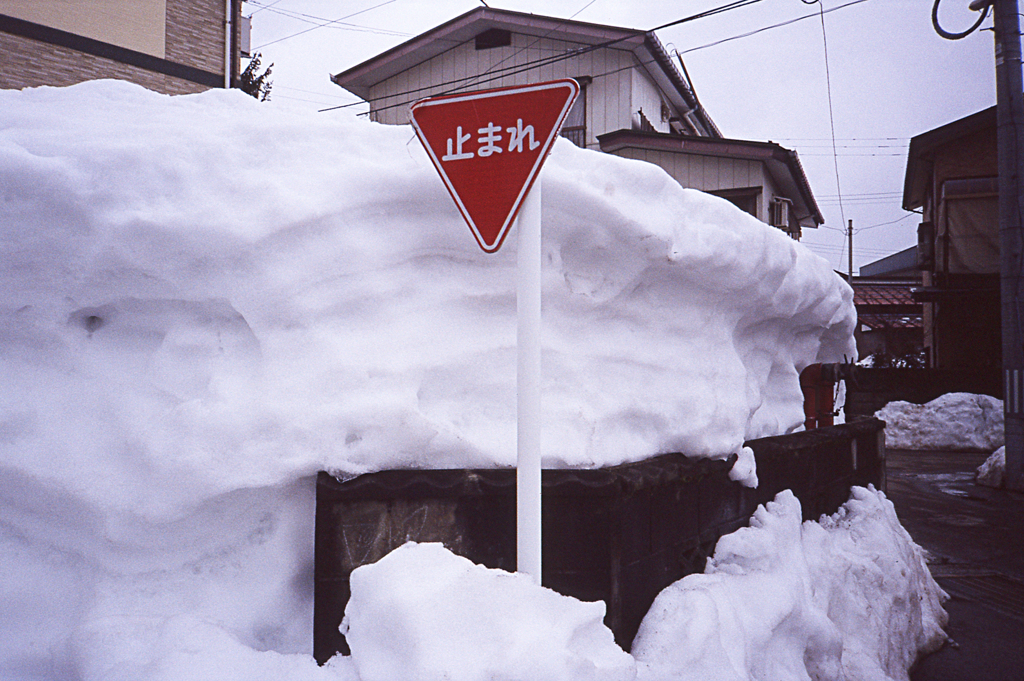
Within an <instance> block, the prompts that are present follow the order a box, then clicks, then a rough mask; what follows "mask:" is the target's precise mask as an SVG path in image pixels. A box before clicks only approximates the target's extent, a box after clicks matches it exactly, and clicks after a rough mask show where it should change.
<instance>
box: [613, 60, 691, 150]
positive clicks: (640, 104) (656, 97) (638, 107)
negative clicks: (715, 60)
mask: <svg viewBox="0 0 1024 681" xmlns="http://www.w3.org/2000/svg"><path fill="white" fill-rule="evenodd" d="M631 73H632V78H631V85H632V88H631V93H632V101H631V103H630V114H631V115H632V116H637V115H638V112H640V111H643V112H644V116H646V117H647V120H648V121H649V122H650V123H651V125H653V126H654V129H655V131H657V132H664V133H668V132H672V129H671V127H670V126H669V123H668V119H667V118H666V119H665V120H662V105H663V104H664V105H665V106H668V102H666V101H665V99H664V98H663V97H662V96H661V91H660V90H658V87H657V86H656V85H655V84H654V83H653V82H652V81H651V79H650V77H649V76H648V75H647V74H646V73H644V72H643V71H640V70H639V69H633V70H632V71H631ZM670 110H671V108H670ZM670 115H671V116H678V115H679V114H678V113H677V112H674V111H673V112H672V113H671V114H670ZM632 127H634V128H636V127H638V126H637V125H634V126H632ZM616 129H617V130H621V128H616ZM605 132H612V130H607V131H605ZM602 134H603V133H602Z"/></svg>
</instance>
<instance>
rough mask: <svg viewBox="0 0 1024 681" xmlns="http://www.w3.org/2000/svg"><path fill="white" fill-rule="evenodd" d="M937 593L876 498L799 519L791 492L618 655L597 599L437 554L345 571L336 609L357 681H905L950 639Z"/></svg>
mask: <svg viewBox="0 0 1024 681" xmlns="http://www.w3.org/2000/svg"><path fill="white" fill-rule="evenodd" d="M944 597H945V595H944V594H943V592H942V590H941V589H940V588H939V587H938V585H937V584H936V583H935V581H934V580H933V579H932V577H931V574H930V573H929V572H928V567H927V566H926V565H925V562H924V559H923V557H922V551H921V549H920V548H919V547H918V546H917V545H916V544H914V542H913V541H912V540H911V539H910V537H909V536H908V535H907V533H906V531H905V530H904V529H903V527H902V526H901V525H900V524H899V521H898V520H897V518H896V513H895V510H894V509H893V506H892V503H891V502H889V500H888V499H886V498H885V496H884V495H883V494H882V493H880V492H877V491H875V490H874V489H871V488H868V489H865V488H863V487H859V488H855V489H854V491H853V495H852V497H851V499H850V500H849V501H848V502H847V503H846V504H845V505H844V506H843V507H842V508H840V510H839V511H838V512H837V513H836V514H835V515H833V516H831V517H823V518H822V519H821V521H820V522H812V521H808V522H801V510H800V502H799V501H798V500H797V499H796V497H794V496H793V495H792V493H790V492H783V493H781V494H779V495H778V496H777V497H776V499H775V501H774V502H771V503H769V504H767V505H766V506H762V507H760V508H759V509H758V510H757V512H756V514H755V515H754V517H753V518H752V519H751V522H750V527H748V528H744V529H741V530H739V531H737V532H734V533H733V534H730V535H727V536H725V537H722V539H720V540H719V542H718V546H717V548H716V549H715V555H714V556H713V557H712V558H711V559H709V560H708V566H707V570H706V573H705V574H699V575H690V576H688V577H685V578H683V579H682V580H680V581H679V582H676V583H675V584H673V585H672V586H670V587H669V588H667V589H665V590H664V591H663V592H662V593H661V594H660V595H659V596H658V598H657V600H656V601H655V603H654V605H653V606H652V608H651V610H650V612H649V613H648V615H647V617H646V618H645V619H644V621H643V624H642V625H641V627H640V632H639V633H638V634H637V638H636V640H635V641H634V643H633V656H634V657H635V659H634V657H630V656H628V655H626V654H625V653H623V652H622V651H621V650H620V649H619V648H618V647H617V646H616V645H615V643H614V641H613V640H612V634H611V632H610V631H609V630H608V629H607V628H605V627H604V625H603V623H602V622H601V618H602V616H603V615H604V607H603V605H604V604H603V603H580V602H578V601H575V600H573V599H570V598H566V597H563V596H559V595H558V594H556V593H554V592H551V591H549V590H547V589H543V588H540V587H537V586H535V585H534V584H533V582H532V581H531V580H530V579H529V578H528V577H525V576H521V575H511V574H508V573H505V572H502V571H500V570H488V569H487V568H484V567H482V566H477V565H473V564H472V563H470V562H469V561H468V560H466V559H464V558H459V557H457V556H454V555H453V554H451V553H448V552H447V551H446V550H445V549H444V548H442V547H441V546H439V545H427V544H421V545H415V544H407V545H406V546H404V547H402V548H400V549H396V550H395V551H393V552H392V553H391V554H389V555H388V556H386V557H385V558H384V559H382V560H380V561H379V562H377V563H376V564H373V565H368V566H364V567H361V568H358V569H356V570H355V572H353V573H352V600H351V601H350V602H349V607H348V609H347V611H346V620H345V623H344V624H343V625H342V626H343V628H345V627H347V631H346V634H347V636H348V640H349V642H350V644H351V647H352V658H351V661H352V663H353V664H354V667H355V668H356V669H357V670H358V673H359V676H360V678H361V679H362V681H390V680H391V679H398V678H402V679H422V680H428V679H452V680H458V681H477V680H480V681H482V680H483V679H494V678H501V679H508V680H509V681H516V680H522V681H535V680H538V679H552V680H554V679H559V680H561V679H573V680H580V681H583V680H591V679H602V680H605V681H631V680H632V679H633V678H634V676H635V677H636V678H637V679H638V680H639V681H684V680H686V679H693V680H694V681H705V680H707V679H714V680H715V681H747V680H754V679H757V680H769V679H770V680H771V681H796V680H798V679H800V680H803V679H809V678H810V679H818V680H819V681H826V680H833V681H838V680H840V679H846V680H848V681H855V680H864V681H867V680H869V679H870V680H882V679H884V680H892V681H897V680H899V681H905V680H906V679H907V669H908V668H909V667H910V665H911V664H913V662H914V660H915V659H916V658H917V656H918V655H919V654H920V653H923V652H926V651H930V650H933V649H935V648H937V647H938V646H940V645H941V644H942V642H943V641H944V640H945V635H944V634H943V632H942V627H943V626H944V625H945V623H946V613H945V611H944V610H943V609H942V605H941V600H942V599H943V598H944Z"/></svg>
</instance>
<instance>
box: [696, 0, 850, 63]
mask: <svg viewBox="0 0 1024 681" xmlns="http://www.w3.org/2000/svg"><path fill="white" fill-rule="evenodd" d="M800 1H801V2H803V3H804V4H805V5H813V4H815V3H814V2H807V1H806V0H800ZM867 1H868V0H853V2H848V3H846V4H845V5H838V6H836V7H833V8H832V9H827V10H825V14H828V13H830V12H835V11H837V10H841V9H844V8H846V7H850V6H852V5H859V4H860V3H862V2H867ZM816 16H818V15H817V14H804V15H803V16H799V17H796V18H795V19H789V20H787V21H781V22H779V23H777V24H772V25H770V26H763V27H761V28H758V29H755V30H753V31H748V32H746V33H741V34H739V35H734V36H731V37H729V38H723V39H722V40H716V41H714V42H711V43H706V44H704V45H698V46H697V47H691V48H690V49H688V50H683V51H682V54H688V53H690V52H696V51H697V50H704V49H707V48H709V47H715V46H716V45H721V44H723V43H728V42H731V41H733V40H739V39H740V38H749V37H750V36H752V35H757V34H758V33H763V32H764V31H770V30H772V29H775V28H782V27H783V26H789V25H790V24H795V23H797V22H798V21H803V20H804V19H813V18H814V17H816Z"/></svg>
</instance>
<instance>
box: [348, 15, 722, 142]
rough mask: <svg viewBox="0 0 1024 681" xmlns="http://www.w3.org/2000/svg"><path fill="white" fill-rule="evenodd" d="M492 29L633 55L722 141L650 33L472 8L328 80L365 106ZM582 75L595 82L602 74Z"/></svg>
mask: <svg viewBox="0 0 1024 681" xmlns="http://www.w3.org/2000/svg"><path fill="white" fill-rule="evenodd" d="M493 28H497V29H504V30H508V31H512V32H514V33H518V34H524V35H531V36H536V37H537V38H543V37H555V38H557V39H559V40H565V41H567V42H570V43H577V44H579V45H580V49H587V48H591V49H593V48H596V47H607V48H608V49H620V50H625V51H628V52H632V53H633V55H634V56H635V58H636V60H637V62H638V63H639V64H640V65H641V66H642V67H643V68H644V69H645V70H646V71H647V73H648V74H649V75H650V76H651V77H652V78H653V79H654V80H655V81H656V82H657V84H658V86H659V87H660V88H661V89H662V91H663V92H665V94H666V95H667V96H668V97H669V99H670V100H672V104H673V106H675V107H676V108H677V109H679V110H680V111H682V112H684V113H691V112H692V115H693V116H694V118H695V119H696V121H697V123H698V126H699V127H700V128H702V130H698V133H701V134H707V135H710V136H714V137H721V132H719V130H718V127H717V126H716V125H715V123H714V121H712V120H711V117H710V116H709V115H708V113H707V112H706V111H705V110H704V108H703V107H702V106H701V105H700V102H699V101H698V100H697V97H696V95H695V93H694V92H693V90H692V88H691V87H690V86H689V85H688V84H687V83H686V82H685V81H684V80H683V78H682V76H681V75H680V74H679V71H678V70H677V69H676V67H675V65H674V64H673V63H672V60H671V58H670V57H669V55H668V53H667V52H666V50H665V48H664V47H663V46H662V44H661V41H660V40H658V38H657V36H656V35H655V34H654V33H653V32H647V31H642V30H637V29H630V28H621V27H616V26H606V25H603V24H591V23H587V22H581V21H575V20H566V19H558V18H554V17H547V16H541V15H536V14H527V13H523V12H513V11H509V10H500V9H494V8H490V7H477V8H474V9H472V10H470V11H468V12H466V13H464V14H461V15H459V16H457V17H455V18H454V19H451V20H449V21H447V22H445V23H443V24H441V25H439V26H436V27H434V28H432V29H430V30H428V31H426V32H424V33H422V34H420V35H418V36H416V37H414V38H411V39H410V40H407V41H406V42H404V43H402V44H400V45H397V46H395V47H393V48H391V49H390V50H387V51H385V52H382V53H381V54H379V55H377V56H375V57H372V58H370V59H367V60H366V61H364V62H362V63H360V64H357V65H356V66H353V67H351V68H349V69H347V70H345V71H342V72H341V73H338V74H335V75H333V76H331V80H332V81H333V82H334V83H335V84H336V85H338V86H339V87H342V88H344V89H345V90H348V91H349V92H351V93H352V94H354V95H356V96H357V97H359V98H360V99H363V100H365V101H369V100H370V91H371V88H373V86H375V85H376V84H378V83H380V82H382V81H384V80H387V79H388V78H391V77H393V76H395V75H397V74H399V73H401V72H403V71H406V70H408V69H410V68H412V67H414V66H416V65H417V64H421V63H423V62H425V61H428V60H430V59H433V58H434V57H436V56H438V55H440V54H442V53H444V52H446V51H448V50H450V49H454V48H455V47H457V46H459V45H461V44H464V43H466V42H469V41H471V40H473V39H474V38H475V37H476V36H477V35H478V34H480V33H482V32H483V31H486V30H488V29H493ZM581 75H592V76H594V77H598V76H600V75H601V74H581ZM433 85H437V84H433ZM492 85H493V84H489V83H488V82H487V81H486V80H481V79H480V78H477V77H471V78H467V79H465V81H464V82H463V83H452V84H451V88H450V89H451V91H452V92H458V91H460V90H464V89H485V88H487V87H490V86H492ZM417 98H418V97H417V93H410V102H411V101H415V100H416V99H417Z"/></svg>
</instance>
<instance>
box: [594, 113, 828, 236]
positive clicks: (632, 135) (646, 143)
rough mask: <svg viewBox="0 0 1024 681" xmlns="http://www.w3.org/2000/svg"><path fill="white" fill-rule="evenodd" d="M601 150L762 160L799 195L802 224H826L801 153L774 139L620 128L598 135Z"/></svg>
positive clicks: (781, 182) (779, 181)
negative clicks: (681, 134) (644, 151)
mask: <svg viewBox="0 0 1024 681" xmlns="http://www.w3.org/2000/svg"><path fill="white" fill-rule="evenodd" d="M597 140H598V142H599V143H600V145H601V151H604V152H608V153H614V152H615V151H618V150H621V149H625V148H634V149H649V150H655V151H668V152H675V153H683V154H695V155H699V156H716V157H720V158H732V159H743V160H750V161H761V162H762V163H764V164H765V166H766V168H767V169H768V172H769V173H770V174H771V176H772V179H773V180H775V182H776V183H777V184H778V185H779V186H780V187H782V188H783V190H785V191H786V192H787V193H788V194H789V195H791V196H795V197H799V198H800V200H801V201H802V203H803V205H802V206H800V205H798V206H797V207H798V208H799V209H801V210H798V214H799V216H800V217H799V219H800V221H801V224H802V226H805V227H812V228H816V227H817V226H818V225H821V224H824V222H825V218H824V216H823V215H822V213H821V210H820V209H819V208H818V203H817V201H816V200H815V199H814V192H813V191H812V190H811V184H810V182H809V181H808V180H807V174H806V173H805V172H804V169H803V165H802V164H801V163H800V158H799V156H797V153H796V152H795V151H793V150H791V149H786V148H785V147H782V146H780V145H778V144H776V143H774V142H756V141H752V140H736V139H727V138H724V137H680V136H678V135H668V134H665V133H659V132H641V131H638V130H616V131H615V132H610V133H607V134H604V135H599V136H598V138H597Z"/></svg>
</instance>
